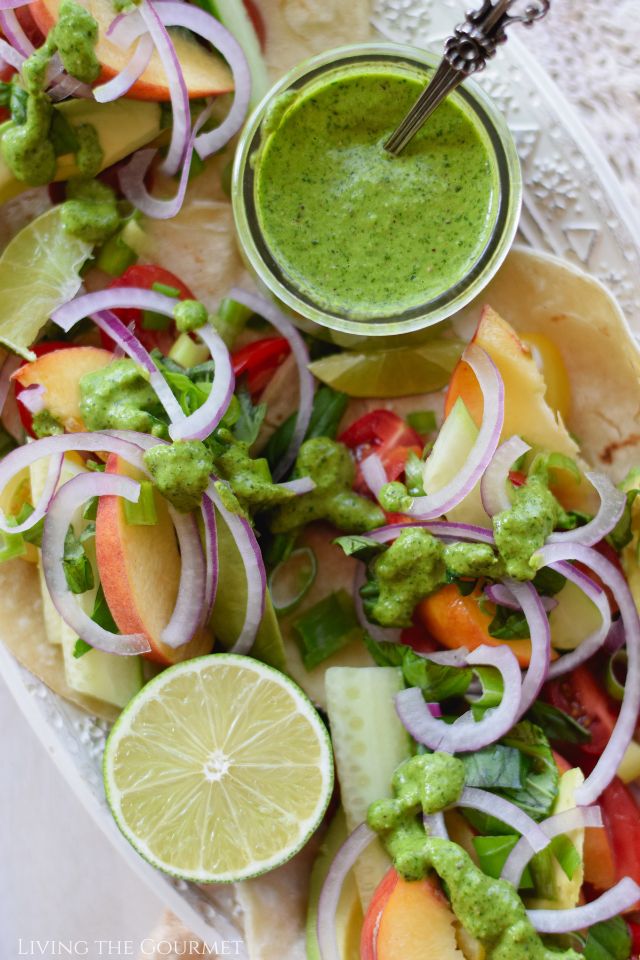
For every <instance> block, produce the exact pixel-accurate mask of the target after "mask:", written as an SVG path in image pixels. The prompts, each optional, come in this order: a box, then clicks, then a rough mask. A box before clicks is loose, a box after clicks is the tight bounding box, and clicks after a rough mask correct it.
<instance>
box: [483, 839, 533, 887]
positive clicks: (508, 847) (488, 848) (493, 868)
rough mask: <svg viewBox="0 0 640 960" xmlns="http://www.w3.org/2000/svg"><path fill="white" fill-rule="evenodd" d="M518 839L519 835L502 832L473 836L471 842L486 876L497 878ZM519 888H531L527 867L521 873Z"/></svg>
mask: <svg viewBox="0 0 640 960" xmlns="http://www.w3.org/2000/svg"><path fill="white" fill-rule="evenodd" d="M519 839H520V837H519V836H517V835H515V834H504V835H502V836H498V837H473V841H472V842H473V845H474V847H475V850H476V853H477V854H478V860H479V862H480V869H481V870H482V872H483V873H486V875H487V876H488V877H493V878H494V879H495V880H499V879H500V874H501V873H502V870H503V868H504V865H505V863H506V862H507V858H508V856H509V854H510V853H511V851H512V850H513V848H514V847H515V845H516V843H517V842H518V840H519ZM519 889H520V890H531V889H533V878H532V876H531V872H530V870H529V868H528V867H527V868H525V870H524V873H523V874H522V879H521V880H520V886H519Z"/></svg>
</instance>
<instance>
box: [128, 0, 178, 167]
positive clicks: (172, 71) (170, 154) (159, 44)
mask: <svg viewBox="0 0 640 960" xmlns="http://www.w3.org/2000/svg"><path fill="white" fill-rule="evenodd" d="M138 11H139V13H140V16H141V18H142V20H143V21H144V24H145V26H146V28H147V30H148V31H149V34H150V35H151V39H152V41H153V45H154V47H155V48H156V50H157V51H158V56H159V58H160V62H161V63H162V67H163V70H164V73H165V76H166V78H167V85H168V87H169V97H170V99H171V112H172V123H171V142H170V143H169V149H168V151H167V155H166V157H165V160H164V163H163V164H162V169H163V170H164V172H165V173H166V174H167V175H168V176H170V177H172V176H173V175H174V174H176V173H177V172H178V170H179V169H180V166H181V164H182V162H183V160H184V156H185V153H186V150H187V143H188V140H189V127H190V125H191V112H190V107H189V91H188V90H187V84H186V82H185V79H184V75H183V73H182V67H181V66H180V61H179V60H178V56H177V54H176V51H175V48H174V46H173V42H172V40H171V37H170V36H169V34H168V32H167V29H166V27H165V25H164V23H163V22H162V20H161V19H160V15H159V13H158V11H157V10H156V8H155V6H154V5H153V4H152V3H151V2H150V0H141V2H140V4H139V5H138Z"/></svg>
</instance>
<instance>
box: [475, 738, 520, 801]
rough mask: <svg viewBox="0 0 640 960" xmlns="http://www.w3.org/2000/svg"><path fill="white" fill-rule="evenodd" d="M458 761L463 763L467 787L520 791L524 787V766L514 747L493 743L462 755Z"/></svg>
mask: <svg viewBox="0 0 640 960" xmlns="http://www.w3.org/2000/svg"><path fill="white" fill-rule="evenodd" d="M460 759H461V760H462V762H463V763H464V767H465V783H466V785H467V786H468V787H481V788H482V789H483V790H497V789H500V788H502V789H512V790H520V789H522V787H523V786H524V782H525V774H526V764H525V762H524V758H523V755H522V754H521V753H520V751H519V750H517V749H516V748H515V747H506V746H505V745H504V744H503V743H494V744H493V745H492V746H490V747H484V749H482V750H477V751H476V752H475V753H466V754H463V755H462V756H461V757H460Z"/></svg>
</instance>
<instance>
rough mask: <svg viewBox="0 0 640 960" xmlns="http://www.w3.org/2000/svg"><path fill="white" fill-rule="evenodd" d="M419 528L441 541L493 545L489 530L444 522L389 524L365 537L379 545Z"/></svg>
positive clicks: (419, 521)
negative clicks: (461, 541) (467, 541)
mask: <svg viewBox="0 0 640 960" xmlns="http://www.w3.org/2000/svg"><path fill="white" fill-rule="evenodd" d="M416 527H421V528H422V529H423V530H427V531H428V532H429V533H432V534H433V535H434V537H440V538H441V539H442V540H471V541H475V542H476V543H488V544H491V546H493V544H494V543H495V541H494V539H493V533H492V531H491V530H486V529H485V528H484V527H475V526H473V524H470V523H448V521H446V520H407V522H406V523H390V524H388V525H387V526H386V527H378V528H377V530H372V531H371V532H370V533H368V534H367V536H368V537H369V538H370V539H371V540H377V541H378V542H379V543H387V542H388V541H389V540H395V539H396V538H397V537H398V536H399V535H400V534H401V533H402V531H403V530H412V529H415V528H416Z"/></svg>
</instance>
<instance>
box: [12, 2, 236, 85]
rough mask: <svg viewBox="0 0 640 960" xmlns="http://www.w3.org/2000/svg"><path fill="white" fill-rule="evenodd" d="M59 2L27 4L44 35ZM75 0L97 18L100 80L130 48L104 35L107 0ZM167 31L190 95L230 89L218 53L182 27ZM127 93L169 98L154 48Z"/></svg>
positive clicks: (109, 15) (110, 12)
mask: <svg viewBox="0 0 640 960" xmlns="http://www.w3.org/2000/svg"><path fill="white" fill-rule="evenodd" d="M61 2H62V0H34V2H33V3H31V4H30V10H31V13H32V14H33V19H34V20H35V21H36V23H37V25H38V27H39V28H40V30H41V31H42V33H44V34H45V36H46V34H47V33H48V32H49V30H50V29H51V27H52V26H53V25H54V24H55V23H56V22H57V19H58V11H59V9H60V4H61ZM79 2H80V3H81V4H82V6H83V7H86V8H87V10H88V11H89V12H90V13H91V15H92V16H93V17H94V18H95V19H96V20H97V22H98V27H99V30H100V32H99V37H98V43H97V45H96V56H97V57H98V60H99V61H100V64H101V66H102V72H101V74H100V77H99V79H98V83H104V82H105V81H106V80H109V79H111V77H113V76H115V75H116V74H117V73H120V71H121V70H122V68H123V67H124V66H125V65H126V63H127V62H128V61H129V59H130V57H131V50H122V49H121V48H120V47H118V46H116V45H115V44H114V43H111V41H110V40H108V39H107V36H106V33H107V29H108V28H109V25H110V23H111V22H112V20H113V19H114V17H115V16H116V13H115V9H114V7H113V4H112V3H111V0H79ZM171 33H172V40H173V45H174V47H175V51H176V54H177V55H178V60H179V61H180V65H181V67H182V72H183V74H184V78H185V82H186V84H187V90H188V91H189V96H190V97H191V98H192V99H193V98H195V97H209V96H213V95H214V94H218V93H228V92H229V91H231V90H233V79H232V77H231V71H230V70H229V68H228V66H227V65H226V63H224V61H223V60H222V59H221V58H220V57H218V56H216V55H215V54H213V53H211V51H209V50H207V49H206V48H205V47H204V46H202V45H201V44H199V43H198V42H197V41H196V40H194V39H191V38H190V37H189V36H188V35H187V34H186V33H183V32H182V31H180V32H178V31H172V32H171ZM127 96H128V97H130V98H132V99H134V100H169V88H168V87H167V79H166V76H165V73H164V70H163V67H162V63H161V62H160V58H159V56H158V54H157V52H155V51H154V53H153V56H152V57H151V61H150V63H149V66H148V67H147V69H146V70H145V71H144V73H143V74H142V76H141V77H140V79H139V80H138V81H137V82H136V83H134V85H133V87H132V88H131V90H130V91H129V93H128V94H127Z"/></svg>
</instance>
